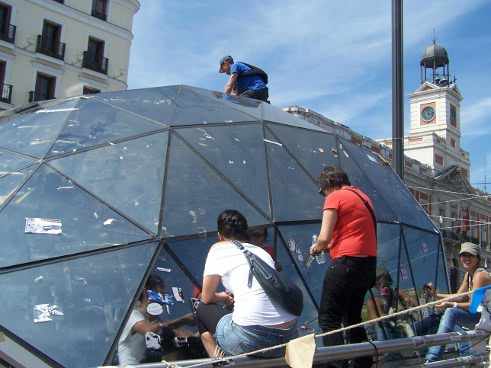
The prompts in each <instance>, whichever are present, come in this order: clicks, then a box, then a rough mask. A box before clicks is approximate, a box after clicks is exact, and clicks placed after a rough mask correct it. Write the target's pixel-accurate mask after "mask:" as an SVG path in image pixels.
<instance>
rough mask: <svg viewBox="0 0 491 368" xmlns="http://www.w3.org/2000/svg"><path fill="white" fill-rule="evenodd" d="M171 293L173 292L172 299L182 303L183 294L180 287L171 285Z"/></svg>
mask: <svg viewBox="0 0 491 368" xmlns="http://www.w3.org/2000/svg"><path fill="white" fill-rule="evenodd" d="M172 294H174V299H176V302H179V303H184V294H183V292H182V289H181V288H180V287H175V286H173V287H172Z"/></svg>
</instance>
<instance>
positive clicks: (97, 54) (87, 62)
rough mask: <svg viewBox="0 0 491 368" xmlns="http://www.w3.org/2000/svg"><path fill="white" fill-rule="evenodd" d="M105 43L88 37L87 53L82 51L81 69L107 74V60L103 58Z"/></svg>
mask: <svg viewBox="0 0 491 368" xmlns="http://www.w3.org/2000/svg"><path fill="white" fill-rule="evenodd" d="M104 47H105V42H104V41H102V40H98V39H97V38H93V37H89V44H88V46H87V51H84V58H83V61H82V67H84V68H88V69H91V70H95V71H96V72H99V73H103V74H107V68H108V63H109V60H108V59H107V58H105V57H104Z"/></svg>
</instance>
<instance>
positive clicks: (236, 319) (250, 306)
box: [196, 210, 297, 357]
mask: <svg viewBox="0 0 491 368" xmlns="http://www.w3.org/2000/svg"><path fill="white" fill-rule="evenodd" d="M217 223H218V239H219V241H218V242H217V243H215V244H214V245H213V246H212V247H211V248H210V251H209V253H208V257H207V258H206V264H205V271H204V275H203V291H202V295H201V301H202V303H200V305H199V306H198V308H197V312H196V315H197V319H198V325H199V327H200V332H201V338H202V341H203V344H204V345H205V348H206V350H207V352H208V354H209V355H210V356H214V355H216V351H217V349H216V344H218V346H219V347H220V349H221V350H222V351H223V352H224V353H225V354H227V355H235V354H241V353H245V352H250V351H253V350H257V349H261V348H265V347H268V346H273V345H277V344H282V343H285V342H288V341H289V340H290V339H292V338H295V337H296V336H297V328H296V317H295V316H293V315H291V314H289V313H288V312H286V311H285V310H283V309H282V308H281V307H280V306H279V305H277V304H276V303H274V302H273V301H272V300H270V298H269V297H268V296H267V295H266V293H265V291H264V290H263V288H262V287H261V286H260V285H259V283H258V282H257V280H256V279H253V280H252V285H251V286H250V287H249V285H248V281H249V271H250V269H249V264H248V262H247V259H246V257H245V256H244V254H243V253H242V252H241V251H240V250H239V249H238V248H237V246H236V245H235V244H233V243H232V240H238V241H240V242H242V244H243V246H244V247H245V248H246V249H247V250H248V251H250V252H251V253H254V254H255V255H256V256H257V257H259V258H261V259H262V260H263V261H265V262H267V263H268V264H269V265H270V266H271V267H273V268H274V261H273V259H272V258H271V256H270V255H269V254H268V253H267V252H266V251H264V250H263V249H261V248H260V247H257V246H255V245H252V244H249V243H247V238H248V237H247V220H246V219H245V217H244V216H243V215H242V214H241V213H240V212H238V211H235V210H226V211H224V212H222V213H221V214H220V215H219V216H218V220H217ZM220 283H221V284H222V285H223V286H224V287H225V290H226V291H223V292H218V291H217V290H218V287H219V285H220ZM217 303H219V304H220V303H223V304H225V305H229V306H230V305H233V312H232V313H227V311H226V309H224V308H222V307H220V306H219V305H218V304H217ZM282 354H283V352H282V351H281V349H277V350H274V351H272V352H271V353H268V354H263V355H262V356H263V357H276V356H281V355H282Z"/></svg>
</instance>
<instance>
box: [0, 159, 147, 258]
mask: <svg viewBox="0 0 491 368" xmlns="http://www.w3.org/2000/svg"><path fill="white" fill-rule="evenodd" d="M0 180H1V179H0ZM26 218H41V219H56V220H60V221H61V225H62V232H61V234H58V235H52V234H48V233H35V234H32V233H26V232H25V231H26V229H25V224H26ZM0 223H1V224H2V226H1V227H0V237H1V238H2V239H3V242H4V243H5V244H9V245H10V246H4V247H0V267H5V266H10V265H14V264H17V263H23V262H29V261H33V260H40V259H46V258H51V257H56V256H62V255H68V254H72V253H77V252H82V251H87V250H91V249H96V248H103V247H108V246H114V245H117V244H125V243H130V242H134V241H138V240H145V239H148V237H149V236H148V235H147V234H146V233H144V232H143V231H141V230H140V229H138V228H137V227H135V226H134V225H132V224H131V223H129V222H128V221H127V220H125V219H124V218H123V217H121V216H119V215H118V214H116V213H115V212H114V211H112V210H110V209H109V208H108V207H106V206H105V205H103V204H102V203H101V202H99V201H97V200H96V199H94V198H93V197H91V196H90V195H88V194H87V193H86V192H84V191H83V190H81V189H79V188H78V187H77V186H75V185H74V184H73V183H72V182H70V181H69V180H67V179H65V178H64V177H63V176H61V175H59V174H58V173H56V172H55V171H54V170H52V169H50V168H49V167H47V166H44V165H43V166H41V167H40V168H39V169H38V170H37V171H36V173H35V174H34V175H33V176H32V177H31V178H30V179H29V181H28V182H27V183H26V184H25V185H24V186H23V187H22V188H21V190H19V191H18V192H17V194H16V195H15V197H14V198H13V199H12V200H11V202H9V204H8V205H7V206H6V207H5V208H4V209H3V210H2V212H0ZM14 244H15V246H13V245H14Z"/></svg>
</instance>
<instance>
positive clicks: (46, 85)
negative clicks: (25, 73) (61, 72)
mask: <svg viewBox="0 0 491 368" xmlns="http://www.w3.org/2000/svg"><path fill="white" fill-rule="evenodd" d="M55 88H56V77H53V76H51V75H47V74H43V73H38V74H37V77H36V88H35V90H34V93H33V95H32V97H31V96H30V98H29V99H30V100H31V102H32V101H44V100H52V99H54V98H55Z"/></svg>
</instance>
